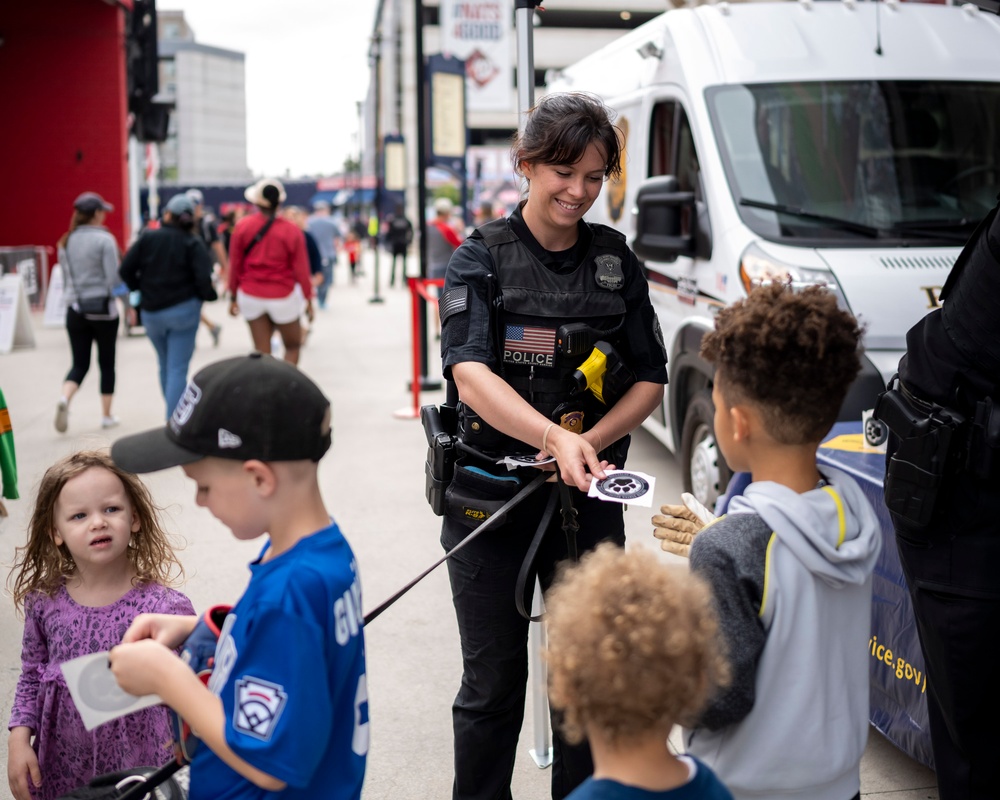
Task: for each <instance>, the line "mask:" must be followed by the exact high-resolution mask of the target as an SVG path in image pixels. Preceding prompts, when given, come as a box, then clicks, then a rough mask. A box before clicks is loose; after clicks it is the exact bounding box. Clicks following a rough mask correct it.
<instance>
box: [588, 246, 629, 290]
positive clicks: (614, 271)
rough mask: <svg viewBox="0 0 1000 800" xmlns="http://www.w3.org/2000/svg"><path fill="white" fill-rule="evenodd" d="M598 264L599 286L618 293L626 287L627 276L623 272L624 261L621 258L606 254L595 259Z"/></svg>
mask: <svg viewBox="0 0 1000 800" xmlns="http://www.w3.org/2000/svg"><path fill="white" fill-rule="evenodd" d="M594 263H596V264H597V275H596V276H595V278H596V280H597V285H598V286H600V287H601V288H602V289H608V290H610V291H612V292H617V291H618V290H619V289H621V288H622V286H624V285H625V275H624V273H623V272H622V260H621V258H620V257H619V256H613V255H610V254H608V253H605V254H604V255H602V256H597V258H595V259H594Z"/></svg>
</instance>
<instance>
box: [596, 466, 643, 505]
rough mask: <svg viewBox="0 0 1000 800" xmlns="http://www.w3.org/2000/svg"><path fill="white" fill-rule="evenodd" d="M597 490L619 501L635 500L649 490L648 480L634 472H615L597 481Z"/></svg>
mask: <svg viewBox="0 0 1000 800" xmlns="http://www.w3.org/2000/svg"><path fill="white" fill-rule="evenodd" d="M596 486H597V491H598V492H599V493H600V494H603V495H605V496H606V497H610V498H613V499H615V500H618V501H619V502H626V501H628V500H637V499H638V498H640V497H642V496H644V495H645V494H646V493H647V492H648V491H649V482H648V481H647V480H646V479H645V478H643V477H641V476H639V475H636V474H635V473H634V472H624V471H622V472H616V473H615V474H613V475H609V476H608V477H607V478H605V479H604V480H603V481H598V482H597V484H596Z"/></svg>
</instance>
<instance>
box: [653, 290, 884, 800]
mask: <svg viewBox="0 0 1000 800" xmlns="http://www.w3.org/2000/svg"><path fill="white" fill-rule="evenodd" d="M860 339H861V329H860V327H859V325H858V322H857V320H856V319H855V318H854V317H853V316H852V315H851V314H850V313H848V312H847V311H844V310H842V309H840V308H839V307H838V305H837V300H836V297H835V296H834V295H833V294H832V293H831V292H829V291H827V290H826V289H822V288H819V287H811V288H808V289H805V290H804V291H794V290H792V289H791V288H789V287H786V286H783V285H780V284H772V285H769V286H765V287H761V288H757V289H755V290H753V291H752V292H751V293H750V294H749V295H748V296H747V298H746V299H744V300H742V301H741V302H739V303H736V304H734V305H732V306H729V307H727V308H725V309H723V310H722V311H720V312H719V314H718V316H717V317H716V320H715V330H714V331H713V332H711V333H709V334H708V335H706V336H705V338H704V340H703V342H702V347H701V354H702V356H703V357H704V358H705V359H706V360H707V361H709V362H710V363H712V364H714V365H715V370H716V372H715V383H714V386H713V388H712V399H713V400H714V402H715V435H716V440H717V441H718V445H719V448H720V449H721V451H722V454H723V455H724V456H725V458H726V462H727V463H728V464H729V465H730V466H731V467H732V468H733V469H734V470H736V471H742V472H749V473H750V474H751V475H752V482H751V483H750V485H749V486H748V487H747V488H746V489H745V490H744V493H743V494H742V495H741V496H737V497H734V498H733V499H732V500H731V502H730V504H729V507H728V512H727V514H726V516H724V517H721V518H720V519H719V520H718V521H716V522H714V523H712V524H711V525H709V526H707V527H706V528H704V529H703V530H702V531H701V532H700V533H698V534H697V535H696V536H695V538H694V541H693V543H692V544H691V552H690V558H691V569H692V571H693V572H694V573H696V574H697V575H700V576H701V577H703V578H705V579H706V581H707V582H708V583H709V585H710V586H711V587H712V592H713V595H714V597H715V601H716V606H717V609H718V614H719V625H720V630H721V632H722V636H723V639H724V642H725V645H726V647H727V651H728V656H729V659H730V667H731V670H732V676H733V682H732V685H731V686H730V687H729V688H728V689H727V690H725V691H724V692H721V693H719V694H717V695H716V696H715V697H713V698H712V700H711V701H710V703H709V705H708V707H707V708H706V710H705V712H704V713H703V714H702V715H701V719H700V720H699V721H698V723H697V725H696V726H695V727H693V728H691V729H690V730H689V731H687V733H686V737H685V738H686V745H687V751H688V752H689V753H691V754H693V755H695V756H697V757H698V758H700V759H701V760H702V761H704V762H705V763H707V764H709V765H710V766H711V767H712V768H713V769H714V770H715V771H716V772H717V773H718V775H719V777H720V778H721V779H722V780H723V781H724V782H725V784H726V785H727V786H728V787H729V789H730V791H732V793H733V796H734V797H735V798H737V800H749V798H762V797H779V796H780V797H782V798H784V800H806V798H808V800H850V798H852V797H853V798H856V797H859V792H860V785H861V783H860V781H861V777H860V762H861V755H862V753H863V752H864V749H865V742H866V740H867V737H868V654H867V653H868V651H867V648H866V644H867V642H868V637H869V633H870V627H871V594H872V586H871V576H872V570H873V568H874V566H875V562H876V560H877V558H878V554H879V550H880V548H881V544H882V537H881V533H880V531H879V524H878V519H877V518H876V516H875V512H874V511H873V509H872V507H871V505H870V504H869V503H868V500H867V499H866V498H865V496H864V494H863V493H862V491H861V489H860V488H859V487H858V485H857V484H856V483H855V482H854V480H853V479H852V478H851V477H849V476H848V475H846V474H845V473H843V472H841V471H839V470H836V469H833V468H831V467H827V466H823V467H819V466H818V465H817V463H816V450H817V449H818V447H819V444H820V442H821V441H822V439H823V437H824V436H825V435H826V434H827V432H828V431H829V430H830V427H831V426H832V425H833V423H834V422H835V421H836V419H837V414H838V411H839V409H840V406H841V404H842V402H843V400H844V397H845V395H846V393H847V389H848V387H849V386H850V384H851V382H852V381H853V380H854V378H855V377H856V376H857V374H858V371H859V370H860V368H861V362H860V354H859V343H860ZM666 630H667V631H668V632H669V630H670V628H669V626H668V627H667V628H666Z"/></svg>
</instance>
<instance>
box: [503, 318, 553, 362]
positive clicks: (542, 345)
mask: <svg viewBox="0 0 1000 800" xmlns="http://www.w3.org/2000/svg"><path fill="white" fill-rule="evenodd" d="M503 347H504V350H509V351H511V352H515V353H541V354H542V355H551V354H553V353H554V352H555V350H556V332H555V330H554V329H553V328H532V327H529V326H527V325H508V326H507V333H506V334H505V336H504V342H503Z"/></svg>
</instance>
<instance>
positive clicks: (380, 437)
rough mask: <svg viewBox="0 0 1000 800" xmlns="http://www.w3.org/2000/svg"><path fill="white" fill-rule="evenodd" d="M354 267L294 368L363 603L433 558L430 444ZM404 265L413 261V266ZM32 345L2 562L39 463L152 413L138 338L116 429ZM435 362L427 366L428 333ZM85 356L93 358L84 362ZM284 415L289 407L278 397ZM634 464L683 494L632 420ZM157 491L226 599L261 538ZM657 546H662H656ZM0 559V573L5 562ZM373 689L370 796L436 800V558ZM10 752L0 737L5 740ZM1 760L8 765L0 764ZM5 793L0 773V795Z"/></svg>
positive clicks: (1, 628)
mask: <svg viewBox="0 0 1000 800" xmlns="http://www.w3.org/2000/svg"><path fill="white" fill-rule="evenodd" d="M365 265H366V268H367V270H368V272H367V275H366V276H365V277H362V278H359V279H358V282H357V283H356V284H354V285H350V284H349V283H348V281H347V277H346V270H345V269H344V268H343V267H342V266H341V267H340V268H339V269H338V272H337V275H336V279H335V284H334V287H333V290H332V291H331V294H330V297H329V306H328V308H327V309H326V311H324V312H319V313H317V319H316V322H315V325H314V327H313V332H312V334H311V335H310V337H309V341H308V344H307V346H306V347H305V349H304V350H303V353H302V362H301V366H302V368H303V369H304V370H305V371H306V372H308V373H309V375H310V376H311V377H312V378H313V379H314V380H316V381H317V383H319V384H320V386H322V388H323V389H324V391H325V392H326V393H327V395H328V396H329V397H330V399H331V401H332V403H333V419H334V442H333V448H332V450H331V451H330V453H329V454H328V455H327V456H326V457H325V458H324V460H323V462H322V466H321V470H320V477H321V481H322V485H323V491H324V496H325V497H326V499H327V502H328V507H329V508H330V509H331V511H332V513H333V514H334V515H335V517H336V518H337V520H338V522H339V523H340V525H341V526H342V528H343V529H344V531H345V533H346V534H347V536H348V538H349V539H350V540H351V543H352V545H353V547H354V549H355V552H356V554H357V557H358V561H359V564H360V567H361V574H362V576H363V579H364V595H365V607H366V608H368V609H371V608H373V607H374V606H375V605H377V604H378V603H380V602H381V601H382V600H383V599H385V598H386V597H388V596H390V595H391V594H392V593H393V592H394V591H396V590H397V589H398V588H399V587H400V586H402V585H403V584H404V583H406V582H407V581H408V580H409V579H410V578H411V577H413V576H414V575H415V574H416V573H418V572H419V571H421V570H422V569H423V568H425V567H426V566H428V565H430V564H431V563H433V561H435V560H436V559H437V558H438V557H439V556H440V555H441V550H440V546H439V544H438V534H439V523H438V519H437V518H436V517H435V516H434V515H433V514H431V512H430V510H429V508H428V507H427V505H426V502H425V500H424V475H423V462H424V453H425V449H426V444H425V440H424V436H423V432H422V430H421V428H420V426H419V424H418V423H417V422H415V421H413V420H407V419H401V418H399V417H397V416H396V412H398V411H399V410H401V409H409V408H412V403H413V399H412V396H411V395H410V394H409V393H408V391H407V387H408V383H409V380H410V375H411V374H412V365H411V362H410V353H411V347H410V341H411V336H410V331H411V327H410V298H409V293H408V292H407V291H405V290H403V289H400V288H398V287H397V288H394V289H391V288H386V287H385V281H386V275H387V265H388V260H387V259H386V258H385V257H384V256H383V257H382V259H381V265H382V283H383V288H382V289H381V292H380V296H381V297H382V298H383V302H381V303H372V302H370V299H371V298H372V297H373V295H374V291H373V282H372V272H373V270H372V266H373V265H372V256H371V254H370V253H366V260H365ZM412 266H413V265H412V264H411V268H412ZM205 310H206V312H207V313H208V315H209V316H211V317H212V318H213V319H215V320H217V321H219V322H220V323H221V324H222V326H223V333H222V340H221V344H220V345H219V347H218V348H213V347H212V344H211V339H210V336H209V334H208V332H207V330H205V329H202V330H201V331H200V332H199V334H198V336H199V339H198V349H197V351H196V353H195V357H194V361H193V363H192V373H193V372H195V371H197V370H198V369H199V368H200V367H202V366H204V365H205V364H207V363H209V362H211V361H214V360H216V359H218V358H224V357H228V356H235V355H239V354H243V353H246V352H248V350H249V349H250V336H249V332H248V330H247V327H246V325H245V323H244V322H243V321H242V320H239V319H231V318H229V317H228V316H226V314H225V306H224V305H223V304H222V303H213V304H209V305H207V306H206V307H205ZM33 323H34V328H35V336H36V341H37V344H36V347H35V348H33V349H30V350H18V351H15V352H13V353H11V354H9V355H0V386H2V388H3V391H4V393H5V394H6V397H7V402H8V404H9V408H10V413H11V418H12V420H13V424H14V435H15V442H16V446H17V456H18V466H19V473H20V489H21V494H22V498H23V499H22V500H20V501H16V502H13V503H11V504H10V511H11V517H10V518H9V519H7V520H6V521H4V522H2V523H0V562H2V563H3V564H5V565H6V564H9V563H10V562H11V560H12V558H13V551H14V548H15V547H16V546H17V545H18V544H20V543H22V542H23V540H24V530H25V527H26V524H27V521H28V517H29V515H30V503H31V500H32V497H33V492H34V489H35V487H36V485H37V482H38V479H39V478H40V477H41V474H42V472H43V471H44V470H45V468H46V467H47V466H48V465H50V464H51V463H52V462H53V461H55V460H56V459H58V458H60V457H61V456H63V455H65V454H67V453H70V452H72V451H73V450H75V449H80V448H84V447H103V446H106V445H108V444H109V443H110V442H111V441H112V439H113V438H114V437H117V436H120V435H123V434H127V433H135V432H137V431H141V430H145V429H147V428H152V427H156V426H158V425H162V424H163V420H164V417H165V408H164V406H163V400H162V397H161V395H160V391H159V386H158V381H157V368H156V359H155V356H154V354H153V349H152V346H151V345H150V344H149V342H148V341H147V340H146V339H145V337H144V336H141V335H140V336H134V337H128V338H126V337H122V338H120V339H119V342H118V386H117V390H116V395H115V405H114V411H115V413H116V414H117V415H118V416H119V417H120V418H121V421H122V422H121V426H120V427H119V428H116V429H114V430H112V431H102V430H101V428H100V406H99V402H98V388H97V386H98V384H97V375H96V373H92V374H90V375H88V377H87V379H86V381H85V382H84V384H83V387H82V389H81V391H80V392H79V394H78V395H77V397H76V398H75V399H74V401H73V405H72V409H71V413H70V422H69V430H68V432H67V433H66V434H57V433H56V432H55V430H54V428H53V417H54V413H55V401H56V399H57V397H58V392H59V387H60V385H61V383H62V380H63V377H64V375H65V373H66V370H67V369H68V368H69V364H70V356H69V347H68V344H67V341H66V335H65V332H64V331H63V330H62V329H49V328H43V327H42V319H41V315H40V314H37V315H34V318H33ZM430 351H431V354H432V356H431V358H432V361H433V362H434V363H432V366H431V370H430V372H431V374H432V375H435V374H436V373H437V369H438V367H437V362H436V358H437V356H436V353H437V348H436V344H435V342H433V341H431V342H430ZM95 368H96V366H95ZM441 400H443V392H440V391H437V392H432V393H425V394H424V395H423V396H422V397H421V402H440V401H441ZM289 413H295V409H289ZM630 466H633V467H634V468H636V469H640V470H642V471H645V472H648V473H651V474H654V475H656V476H657V478H658V483H657V487H656V498H655V502H656V503H657V504H659V503H663V502H667V501H668V500H670V499H671V498H672V497H674V496H676V494H677V493H679V489H678V479H677V470H676V467H675V466H674V465H673V460H672V458H671V457H670V456H669V454H667V453H665V451H663V450H662V448H661V447H660V446H659V445H658V444H657V443H656V442H655V441H654V440H653V439H652V437H650V436H647V435H645V434H644V433H641V432H640V433H639V434H638V435H637V436H636V438H635V443H634V444H633V451H632V454H631V457H630ZM147 478H148V484H149V486H150V488H151V490H152V492H153V496H154V498H156V499H157V501H158V502H159V503H160V504H161V505H162V506H163V507H164V509H165V512H166V517H167V521H168V528H169V529H170V530H172V531H174V532H176V533H177V534H178V536H179V538H180V539H181V540H182V541H183V543H184V549H183V551H182V552H181V558H182V561H183V563H184V566H185V569H186V571H187V583H186V585H185V587H184V589H185V591H186V592H187V593H188V595H189V596H190V597H191V599H192V601H193V602H194V605H195V607H196V608H204V607H206V606H207V605H210V604H212V603H216V602H227V601H232V600H234V599H235V598H236V597H237V596H238V595H239V593H240V592H241V590H242V588H243V586H244V585H245V583H246V580H247V577H248V573H247V571H246V568H245V564H246V562H247V561H249V560H250V559H252V558H253V557H254V556H255V555H256V553H257V551H258V549H259V543H258V542H243V543H240V542H237V541H235V540H234V539H233V537H232V535H231V534H230V533H229V531H228V530H226V529H225V528H224V527H223V526H222V525H221V524H220V523H218V522H217V521H216V520H215V519H213V518H212V517H211V515H210V514H209V513H208V512H207V511H206V510H204V509H200V508H197V507H196V506H195V505H194V502H193V501H194V487H193V486H192V485H191V484H190V482H189V481H187V479H186V478H185V477H184V475H183V473H182V472H181V470H179V469H175V470H167V471H165V472H161V473H155V474H153V475H150V476H147ZM627 524H628V526H629V529H628V536H629V540H630V542H634V541H641V542H645V543H651V539H650V537H649V532H650V527H649V510H648V509H637V508H633V509H630V510H629V512H628V516H627ZM665 557H668V556H665ZM5 574H6V572H4V575H5ZM20 632H21V624H20V621H19V620H17V619H16V618H15V617H14V613H13V609H12V607H11V604H10V602H9V601H8V602H7V603H0V715H2V716H3V718H4V719H6V718H8V716H9V713H10V702H11V699H12V697H13V691H14V685H15V683H16V681H17V676H18V672H19V652H20ZM366 641H367V648H368V678H369V690H370V694H371V703H370V706H371V719H372V740H371V754H370V758H369V768H368V776H367V780H366V784H365V790H364V796H365V798H366V799H367V800H389V799H390V798H391V799H392V800H409V799H410V798H412V799H413V800H417V799H418V798H419V799H421V800H422V799H423V798H445V797H448V796H449V794H450V786H451V758H452V755H451V752H452V751H451V713H450V708H451V701H452V698H453V697H454V694H455V691H456V690H457V687H458V682H459V678H460V675H461V660H460V654H459V646H458V636H457V630H456V625H455V620H454V614H453V611H452V608H451V599H450V592H449V588H448V579H447V574H446V571H445V568H444V567H442V568H440V569H439V570H437V571H436V572H434V573H432V574H431V575H430V576H429V577H428V578H427V579H426V580H424V581H423V583H421V584H420V585H418V586H417V587H416V588H415V589H413V590H412V591H411V592H410V593H409V594H408V595H406V596H405V597H404V598H403V599H402V600H400V601H399V602H398V603H397V604H396V605H395V606H393V607H392V608H391V609H389V610H388V611H386V612H385V613H384V614H383V615H382V616H380V617H379V618H378V620H376V621H375V622H373V623H372V625H371V627H370V629H369V630H368V631H367V633H366ZM525 718H526V729H525V732H524V734H523V736H522V744H521V747H520V750H519V756H518V762H517V765H516V768H515V776H514V796H515V797H517V798H519V799H523V798H527V799H528V800H544V799H545V798H547V797H548V781H549V773H548V771H541V770H539V769H538V768H537V767H536V766H535V764H534V762H533V761H532V760H531V758H530V757H529V754H528V750H529V748H530V747H531V746H532V744H531V743H532V730H531V724H530V720H531V708H530V706H529V708H528V710H527V712H526V715H525ZM0 760H3V761H4V762H6V748H0ZM5 772H6V770H5V769H4V770H3V773H5ZM934 785H935V784H934V777H933V775H932V774H931V773H930V772H929V771H928V770H926V769H924V768H923V767H921V766H919V765H917V764H915V763H914V762H912V761H911V760H910V759H908V758H906V757H905V756H903V755H902V754H901V753H900V752H899V751H897V750H896V749H895V748H894V747H893V746H892V745H890V744H888V743H887V742H886V741H885V740H884V739H883V738H882V737H881V736H880V735H879V734H877V733H875V732H874V731H873V732H872V735H871V737H870V740H869V747H868V752H867V754H866V756H865V760H864V762H863V775H862V788H863V791H864V793H865V794H864V796H865V797H867V798H871V799H872V800H875V798H879V800H888V799H889V798H892V800H928V799H930V800H933V799H934V798H937V791H936V789H934V788H933V787H934ZM3 797H9V794H8V792H7V788H6V781H2V780H0V798H3ZM845 800H846V798H845Z"/></svg>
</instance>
